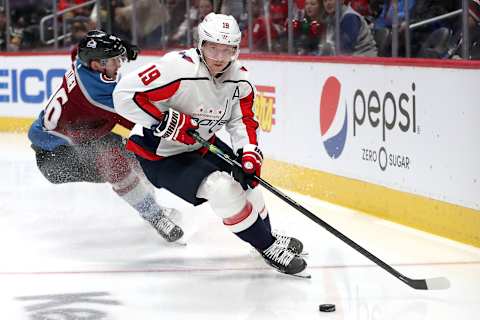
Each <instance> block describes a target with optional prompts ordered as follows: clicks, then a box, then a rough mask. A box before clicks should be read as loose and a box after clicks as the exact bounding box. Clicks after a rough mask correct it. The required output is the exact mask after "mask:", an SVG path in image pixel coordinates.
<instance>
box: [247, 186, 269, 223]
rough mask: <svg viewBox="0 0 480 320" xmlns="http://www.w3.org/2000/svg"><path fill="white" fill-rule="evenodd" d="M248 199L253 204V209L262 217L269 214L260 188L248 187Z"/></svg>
mask: <svg viewBox="0 0 480 320" xmlns="http://www.w3.org/2000/svg"><path fill="white" fill-rule="evenodd" d="M246 194H247V200H248V201H249V202H250V203H251V204H252V206H253V210H255V211H257V212H258V214H259V215H260V217H261V218H262V219H265V218H266V217H267V216H268V210H267V207H266V206H265V200H264V198H263V193H262V190H260V188H253V189H248V190H247V191H246Z"/></svg>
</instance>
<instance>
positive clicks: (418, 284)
mask: <svg viewBox="0 0 480 320" xmlns="http://www.w3.org/2000/svg"><path fill="white" fill-rule="evenodd" d="M189 134H190V135H191V136H192V137H193V138H195V140H196V141H197V142H199V143H200V144H201V145H202V146H204V147H206V148H207V149H208V150H209V151H210V152H212V153H213V154H215V155H217V156H218V157H220V158H222V159H223V160H225V161H226V162H227V163H229V164H230V165H232V166H239V167H241V164H240V163H238V162H237V161H236V160H235V159H232V158H231V157H230V156H229V155H228V154H226V153H225V152H224V151H222V150H221V149H220V148H218V147H217V146H215V145H213V144H211V143H210V142H208V141H207V140H205V139H203V138H202V137H201V136H200V134H199V133H198V132H196V131H189ZM255 179H257V181H258V182H259V183H260V184H261V185H262V186H263V187H265V188H266V189H268V191H270V192H272V193H273V194H274V195H276V196H277V197H279V198H280V199H282V200H283V201H285V202H286V203H288V204H289V205H290V206H292V207H294V208H295V209H297V210H298V211H300V212H301V213H302V214H303V215H305V216H307V217H308V218H310V219H311V220H313V221H314V222H315V223H316V224H319V225H320V226H322V227H324V228H325V229H327V231H329V232H330V233H332V234H333V235H334V236H336V237H337V238H339V239H340V240H342V241H343V242H345V243H346V244H348V245H349V246H350V247H352V248H353V249H355V250H356V251H358V252H360V253H361V254H362V255H364V256H365V257H367V258H368V259H370V260H371V261H373V262H374V263H375V264H376V265H378V266H379V267H381V268H382V269H384V270H385V271H387V272H388V273H390V274H391V275H393V276H394V277H395V278H397V279H399V280H401V281H403V282H404V283H406V284H407V285H408V286H410V287H412V288H414V289H418V290H441V289H448V288H449V287H450V281H449V280H448V279H447V278H444V277H436V278H430V279H411V278H409V277H406V276H404V275H403V274H401V273H400V272H398V271H397V270H395V269H394V268H392V267H391V266H390V265H388V264H387V263H385V262H383V261H382V260H380V259H379V258H377V257H376V256H374V255H373V254H372V253H370V252H369V251H367V250H366V249H364V248H363V247H361V246H360V245H359V244H357V243H356V242H355V241H353V240H351V239H350V238H348V237H347V236H346V235H344V234H343V233H341V232H340V231H338V230H337V229H335V228H334V227H332V226H331V225H329V224H328V223H326V222H325V221H323V220H322V219H320V218H319V217H317V216H316V215H314V214H313V213H312V212H310V211H309V210H307V209H306V208H304V207H303V206H301V205H300V204H298V203H297V202H296V201H294V200H292V199H291V198H290V197H288V196H287V195H285V194H284V193H283V192H281V191H280V190H278V189H277V188H275V187H274V186H272V185H271V184H270V183H268V182H267V181H265V180H263V179H262V178H260V177H257V176H255Z"/></svg>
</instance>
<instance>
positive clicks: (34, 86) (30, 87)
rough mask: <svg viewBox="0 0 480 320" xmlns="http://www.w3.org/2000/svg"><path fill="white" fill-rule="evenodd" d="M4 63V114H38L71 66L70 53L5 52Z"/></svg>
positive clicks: (0, 94)
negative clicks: (48, 54)
mask: <svg viewBox="0 0 480 320" xmlns="http://www.w3.org/2000/svg"><path fill="white" fill-rule="evenodd" d="M156 58H158V57H155V56H147V57H141V59H139V61H135V63H127V64H125V66H123V67H122V69H121V72H128V71H129V70H131V69H133V68H135V67H137V66H139V65H141V64H143V63H147V62H148V61H150V60H152V59H156ZM1 59H2V63H1V64H0V116H5V117H26V118H31V117H36V116H37V115H38V113H39V112H40V110H41V109H42V108H43V107H44V104H45V103H46V102H47V100H48V98H49V97H50V95H51V94H52V92H53V91H54V90H55V89H56V88H57V87H58V86H59V85H60V84H61V82H62V79H63V76H64V75H65V72H66V71H67V69H69V68H71V60H70V56H69V55H55V56H18V57H15V56H13V57H12V56H3V57H1Z"/></svg>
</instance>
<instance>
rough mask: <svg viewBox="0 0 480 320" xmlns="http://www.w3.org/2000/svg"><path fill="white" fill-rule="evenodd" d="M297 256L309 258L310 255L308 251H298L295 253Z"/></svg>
mask: <svg viewBox="0 0 480 320" xmlns="http://www.w3.org/2000/svg"><path fill="white" fill-rule="evenodd" d="M295 255H296V256H297V257H301V258H308V257H309V256H310V255H309V253H308V252H305V251H304V252H300V253H296V254H295Z"/></svg>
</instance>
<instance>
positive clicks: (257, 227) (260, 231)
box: [235, 216, 275, 251]
mask: <svg viewBox="0 0 480 320" xmlns="http://www.w3.org/2000/svg"><path fill="white" fill-rule="evenodd" d="M235 234H236V235H237V236H238V237H239V238H240V239H242V240H243V241H246V242H248V243H250V244H251V245H252V246H253V247H255V249H258V250H261V251H263V250H265V249H267V248H268V247H270V246H271V245H272V244H273V242H274V241H275V239H274V238H273V237H272V234H271V233H270V230H268V229H267V227H266V225H265V223H264V222H263V220H262V218H260V216H258V218H257V220H256V221H255V223H254V224H253V225H251V226H250V227H248V228H247V229H246V230H243V231H240V232H238V233H235Z"/></svg>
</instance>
